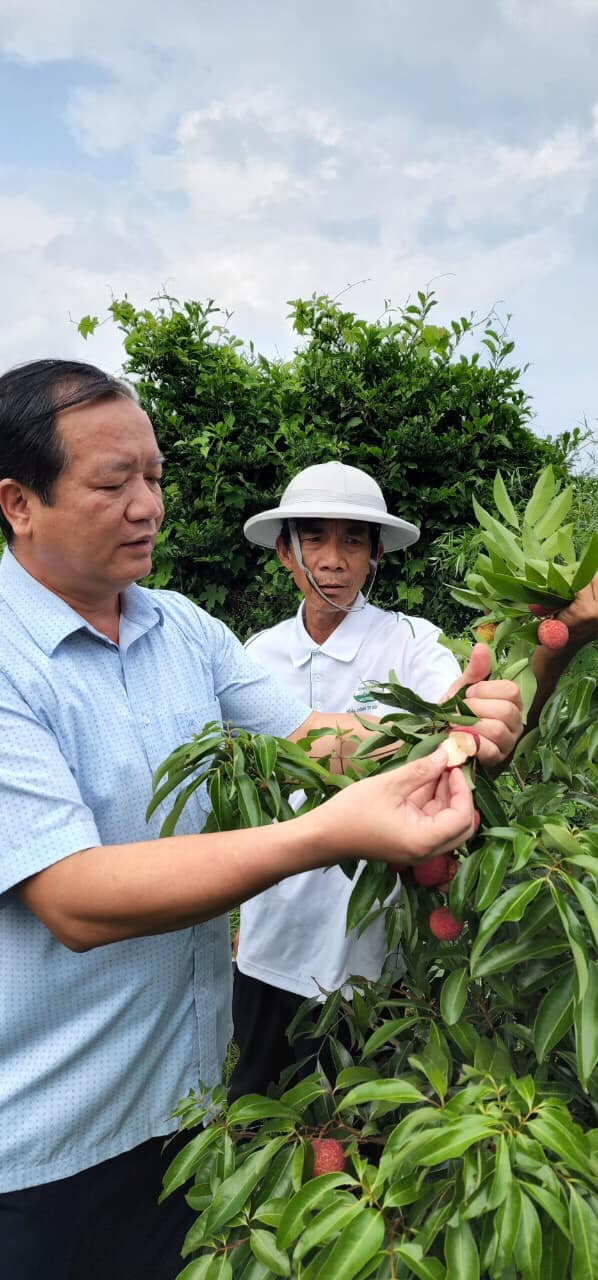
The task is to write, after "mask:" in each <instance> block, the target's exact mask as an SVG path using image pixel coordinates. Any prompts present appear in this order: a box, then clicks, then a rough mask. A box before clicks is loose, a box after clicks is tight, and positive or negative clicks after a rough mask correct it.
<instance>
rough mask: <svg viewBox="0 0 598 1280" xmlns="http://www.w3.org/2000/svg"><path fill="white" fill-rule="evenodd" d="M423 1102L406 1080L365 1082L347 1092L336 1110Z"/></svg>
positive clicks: (422, 1096)
mask: <svg viewBox="0 0 598 1280" xmlns="http://www.w3.org/2000/svg"><path fill="white" fill-rule="evenodd" d="M425 1101H426V1097H425V1095H424V1094H423V1093H420V1090H419V1089H416V1088H415V1085H412V1084H409V1082H408V1081H407V1080H401V1079H400V1078H397V1079H396V1080H367V1081H366V1082H365V1083H364V1084H358V1085H356V1086H355V1088H354V1089H350V1090H349V1092H348V1094H346V1096H345V1097H344V1098H343V1099H342V1101H341V1102H339V1103H338V1110H339V1111H347V1110H348V1109H349V1108H350V1107H359V1106H362V1105H363V1103H365V1102H388V1103H392V1104H393V1105H394V1106H397V1107H398V1106H401V1105H402V1104H404V1103H410V1102H425Z"/></svg>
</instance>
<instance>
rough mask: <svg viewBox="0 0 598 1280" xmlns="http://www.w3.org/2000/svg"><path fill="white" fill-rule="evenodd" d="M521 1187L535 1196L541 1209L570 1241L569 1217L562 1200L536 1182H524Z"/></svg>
mask: <svg viewBox="0 0 598 1280" xmlns="http://www.w3.org/2000/svg"><path fill="white" fill-rule="evenodd" d="M521 1186H522V1187H523V1188H524V1190H525V1191H527V1193H528V1195H530V1196H533V1198H534V1200H536V1201H537V1203H538V1204H539V1205H540V1208H541V1209H543V1210H544V1212H545V1213H546V1214H548V1217H549V1218H552V1221H553V1222H554V1223H555V1224H556V1226H557V1227H558V1228H559V1231H562V1233H563V1235H564V1236H566V1237H567V1239H569V1238H570V1233H569V1217H568V1214H567V1210H566V1208H565V1205H564V1203H563V1201H562V1199H561V1198H560V1197H558V1198H557V1196H555V1195H553V1193H552V1191H549V1190H548V1188H547V1187H543V1186H542V1185H539V1184H538V1183H535V1182H522V1183H521Z"/></svg>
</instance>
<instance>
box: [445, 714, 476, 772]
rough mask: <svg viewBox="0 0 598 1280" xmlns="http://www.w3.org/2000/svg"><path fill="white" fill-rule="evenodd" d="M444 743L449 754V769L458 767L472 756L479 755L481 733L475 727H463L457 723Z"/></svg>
mask: <svg viewBox="0 0 598 1280" xmlns="http://www.w3.org/2000/svg"><path fill="white" fill-rule="evenodd" d="M442 745H443V747H444V749H445V751H446V753H447V756H448V761H447V765H446V767H447V769H457V768H458V766H459V765H461V764H465V761H466V760H469V758H470V756H475V755H477V753H478V751H479V747H480V735H479V733H476V731H475V729H462V728H461V727H460V725H455V727H454V729H453V728H452V729H450V730H449V734H448V737H447V738H445V740H444V742H443V744H442Z"/></svg>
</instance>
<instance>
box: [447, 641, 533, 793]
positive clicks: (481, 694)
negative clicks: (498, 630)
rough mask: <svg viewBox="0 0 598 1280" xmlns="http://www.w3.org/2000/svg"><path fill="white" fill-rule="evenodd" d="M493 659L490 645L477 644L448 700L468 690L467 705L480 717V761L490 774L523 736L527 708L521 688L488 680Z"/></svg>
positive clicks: (451, 689) (477, 727) (448, 691)
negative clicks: (463, 690)
mask: <svg viewBox="0 0 598 1280" xmlns="http://www.w3.org/2000/svg"><path fill="white" fill-rule="evenodd" d="M490 667H491V659H490V650H489V648H488V646H487V645H486V644H476V645H474V647H473V649H472V652H471V657H470V659H469V662H468V663H467V666H466V668H465V671H464V672H463V675H461V676H459V677H458V678H457V679H456V680H454V681H453V683H452V685H451V686H450V688H449V689H447V691H446V693H445V695H444V698H441V699H440V701H441V702H444V701H445V699H446V698H452V696H453V694H455V693H457V692H458V690H459V689H466V690H467V699H466V701H467V706H468V707H469V709H470V711H471V712H472V713H473V715H474V716H479V722H478V724H477V725H476V730H477V732H478V733H479V735H480V748H479V751H478V759H479V761H480V764H483V765H484V768H485V769H488V771H489V772H490V773H496V772H498V771H499V770H500V768H501V766H502V765H503V764H504V762H505V760H507V759H508V757H509V756H510V755H511V754H512V752H513V751H514V750H515V746H516V744H517V742H518V740H519V738H520V737H521V734H522V733H523V706H522V702H521V693H520V691H519V686H518V685H516V684H515V682H514V681H513V680H488V679H487V677H488V675H489V673H490Z"/></svg>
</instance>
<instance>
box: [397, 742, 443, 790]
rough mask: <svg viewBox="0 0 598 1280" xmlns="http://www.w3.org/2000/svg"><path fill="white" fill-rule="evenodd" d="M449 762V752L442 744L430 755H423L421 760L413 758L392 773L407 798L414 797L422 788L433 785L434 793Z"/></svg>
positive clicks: (398, 787)
mask: <svg viewBox="0 0 598 1280" xmlns="http://www.w3.org/2000/svg"><path fill="white" fill-rule="evenodd" d="M447 762H448V756H447V753H446V751H445V749H444V747H442V746H440V747H437V748H436V750H435V751H432V752H431V753H430V755H428V756H421V757H420V759H419V760H412V761H411V762H410V763H409V764H405V765H403V766H402V768H401V769H397V770H396V772H393V774H392V776H393V778H394V781H395V783H396V787H397V791H398V792H399V794H400V795H401V796H403V797H404V798H405V799H406V798H407V797H408V796H409V797H412V796H413V795H414V794H415V793H416V792H417V791H419V790H420V789H421V788H430V785H432V791H431V793H430V794H431V795H433V794H434V789H435V785H436V782H437V780H438V778H440V776H441V774H442V772H443V770H444V769H445V768H446V765H447ZM428 798H430V797H429V796H428Z"/></svg>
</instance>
